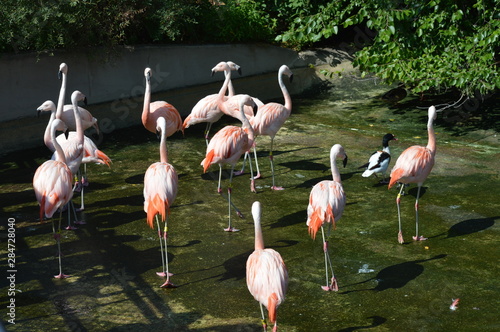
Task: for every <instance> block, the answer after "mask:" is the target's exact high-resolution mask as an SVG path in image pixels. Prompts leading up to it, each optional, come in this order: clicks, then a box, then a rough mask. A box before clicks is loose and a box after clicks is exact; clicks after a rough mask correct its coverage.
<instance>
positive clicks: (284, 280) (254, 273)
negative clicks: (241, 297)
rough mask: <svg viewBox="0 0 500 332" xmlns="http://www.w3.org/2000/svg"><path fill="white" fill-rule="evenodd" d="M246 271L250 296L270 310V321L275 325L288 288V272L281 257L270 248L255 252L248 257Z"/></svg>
mask: <svg viewBox="0 0 500 332" xmlns="http://www.w3.org/2000/svg"><path fill="white" fill-rule="evenodd" d="M246 271H247V272H246V281H247V287H248V290H249V291H250V294H252V296H253V297H254V298H255V300H257V301H259V302H260V303H262V304H263V305H264V306H265V307H266V308H267V309H268V310H269V320H270V321H271V322H273V323H274V322H275V321H276V309H277V307H278V306H279V305H280V304H281V303H282V302H283V301H284V299H285V293H286V289H287V287H288V270H287V268H286V266H285V263H284V261H283V259H282V258H281V255H280V254H279V253H278V252H277V251H275V250H273V249H270V248H267V249H262V250H255V251H254V252H253V253H252V254H251V255H250V256H249V257H248V260H247V264H246Z"/></svg>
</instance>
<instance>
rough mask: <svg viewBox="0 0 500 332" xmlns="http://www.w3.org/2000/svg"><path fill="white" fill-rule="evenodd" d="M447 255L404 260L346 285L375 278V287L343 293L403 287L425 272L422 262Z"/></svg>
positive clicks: (379, 290)
mask: <svg viewBox="0 0 500 332" xmlns="http://www.w3.org/2000/svg"><path fill="white" fill-rule="evenodd" d="M446 256H447V255H446V254H440V255H436V256H434V257H431V258H428V259H418V260H414V261H409V262H404V263H399V264H395V265H391V266H388V267H386V268H384V269H382V270H380V272H379V273H377V275H376V276H375V277H372V278H370V279H367V280H365V281H362V282H359V283H355V284H351V285H347V286H344V287H348V286H354V285H358V284H364V283H367V282H369V281H372V280H375V281H377V285H376V286H375V287H373V288H367V289H358V290H350V291H345V292H342V293H341V294H348V293H352V292H359V291H369V290H371V291H376V292H381V291H384V290H387V289H391V288H392V289H397V288H402V287H404V286H406V284H407V283H409V282H410V281H412V280H414V279H416V278H417V277H418V276H419V275H421V274H422V273H423V272H424V267H423V266H422V265H420V263H425V262H429V261H431V260H434V259H441V258H445V257H446Z"/></svg>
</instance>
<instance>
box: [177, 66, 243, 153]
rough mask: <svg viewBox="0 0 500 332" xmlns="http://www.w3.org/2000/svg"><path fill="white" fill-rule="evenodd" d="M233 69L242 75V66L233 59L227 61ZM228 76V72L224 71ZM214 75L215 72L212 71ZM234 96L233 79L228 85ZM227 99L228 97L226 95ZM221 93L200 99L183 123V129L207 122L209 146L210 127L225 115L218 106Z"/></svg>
mask: <svg viewBox="0 0 500 332" xmlns="http://www.w3.org/2000/svg"><path fill="white" fill-rule="evenodd" d="M226 63H227V64H228V66H229V68H230V69H231V70H236V71H238V73H239V74H240V75H241V68H240V66H238V65H237V64H235V63H234V62H232V61H227V62H226ZM224 73H225V75H226V76H227V73H228V72H224ZM212 75H213V72H212ZM225 93H226V91H224V94H225ZM232 96H234V88H233V84H232V83H231V81H229V85H228V97H232ZM225 99H226V100H227V97H225ZM218 101H219V94H217V93H214V94H211V95H208V96H206V97H204V98H202V99H200V100H199V101H198V102H197V103H196V105H194V107H193V109H192V110H191V113H190V114H189V115H188V116H187V117H186V119H184V123H183V125H182V129H183V130H184V129H186V128H189V126H192V125H195V124H197V123H201V122H206V123H207V127H206V129H205V142H206V143H207V146H208V139H209V136H208V134H209V132H210V128H212V124H214V123H215V122H217V121H219V120H220V118H221V117H222V116H223V115H224V113H222V111H221V110H220V108H219V106H218Z"/></svg>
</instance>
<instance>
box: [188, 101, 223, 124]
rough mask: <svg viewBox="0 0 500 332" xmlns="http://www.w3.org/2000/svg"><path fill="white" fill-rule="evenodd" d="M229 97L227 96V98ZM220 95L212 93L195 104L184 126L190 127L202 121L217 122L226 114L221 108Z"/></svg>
mask: <svg viewBox="0 0 500 332" xmlns="http://www.w3.org/2000/svg"><path fill="white" fill-rule="evenodd" d="M226 99H227V98H226ZM217 104H218V95H217V94H212V95H208V96H206V97H204V98H202V99H200V100H199V101H198V102H197V103H196V105H194V107H193V109H192V110H191V113H190V114H189V115H188V116H187V117H186V119H185V120H184V123H183V125H182V128H183V129H185V128H189V126H191V125H195V124H197V123H201V122H211V123H214V122H217V121H219V119H220V118H221V117H222V116H223V115H224V113H222V112H221V110H220V109H219V106H218V105H217Z"/></svg>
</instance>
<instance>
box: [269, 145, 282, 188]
mask: <svg viewBox="0 0 500 332" xmlns="http://www.w3.org/2000/svg"><path fill="white" fill-rule="evenodd" d="M273 142H274V137H271V149H270V150H269V161H271V174H272V177H273V186H272V187H271V189H272V190H283V189H285V188H283V187H277V186H276V184H275V182H274V160H273V159H274V157H273Z"/></svg>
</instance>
